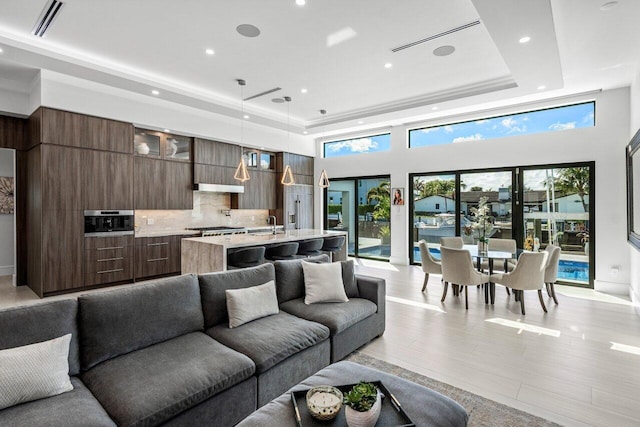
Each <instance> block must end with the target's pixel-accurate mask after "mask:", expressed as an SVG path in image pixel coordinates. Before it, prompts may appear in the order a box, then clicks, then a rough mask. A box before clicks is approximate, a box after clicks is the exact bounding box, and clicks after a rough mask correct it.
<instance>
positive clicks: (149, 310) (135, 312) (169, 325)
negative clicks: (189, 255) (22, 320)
mask: <svg viewBox="0 0 640 427" xmlns="http://www.w3.org/2000/svg"><path fill="white" fill-rule="evenodd" d="M78 303H79V328H80V337H81V349H82V357H81V360H82V368H83V370H86V369H89V368H91V367H93V366H95V365H97V364H98V363H100V362H102V361H105V360H108V359H110V358H112V357H116V356H119V355H121V354H126V353H129V352H131V351H134V350H138V349H141V348H144V347H147V346H150V345H152V344H155V343H159V342H162V341H166V340H168V339H171V338H174V337H177V336H180V335H183V334H186V333H189V332H193V331H198V330H200V331H201V330H202V329H203V328H204V322H203V319H202V305H201V303H200V289H199V287H198V280H197V279H196V276H195V275H192V274H187V275H184V276H179V277H171V278H168V279H163V280H158V281H155V282H152V283H148V284H143V285H134V286H131V287H128V288H121V289H116V290H112V291H106V292H96V293H92V294H87V295H81V296H80V297H79V298H78Z"/></svg>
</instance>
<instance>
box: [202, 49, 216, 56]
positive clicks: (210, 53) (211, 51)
mask: <svg viewBox="0 0 640 427" xmlns="http://www.w3.org/2000/svg"><path fill="white" fill-rule="evenodd" d="M204 53H206V54H207V55H209V56H211V55H213V54H215V51H214V50H213V49H205V51H204Z"/></svg>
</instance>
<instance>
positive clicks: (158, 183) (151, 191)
mask: <svg viewBox="0 0 640 427" xmlns="http://www.w3.org/2000/svg"><path fill="white" fill-rule="evenodd" d="M133 187H134V202H133V206H134V209H167V203H166V196H165V192H164V161H162V160H160V159H146V158H144V157H136V158H135V162H134V173H133Z"/></svg>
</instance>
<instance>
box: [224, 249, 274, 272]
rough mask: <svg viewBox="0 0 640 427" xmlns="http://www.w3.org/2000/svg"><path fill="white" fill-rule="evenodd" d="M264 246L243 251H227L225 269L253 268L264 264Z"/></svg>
mask: <svg viewBox="0 0 640 427" xmlns="http://www.w3.org/2000/svg"><path fill="white" fill-rule="evenodd" d="M265 250H266V248H265V247H264V246H256V247H251V248H244V249H229V251H228V252H227V269H228V270H235V269H238V268H247V267H255V266H256V265H260V264H264V253H265Z"/></svg>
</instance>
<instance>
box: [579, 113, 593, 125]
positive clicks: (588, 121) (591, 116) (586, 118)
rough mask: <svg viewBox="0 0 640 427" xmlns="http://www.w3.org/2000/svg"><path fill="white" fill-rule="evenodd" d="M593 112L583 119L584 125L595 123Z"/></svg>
mask: <svg viewBox="0 0 640 427" xmlns="http://www.w3.org/2000/svg"><path fill="white" fill-rule="evenodd" d="M593 117H594V115H593V111H592V112H590V113H589V114H587V115H586V116H584V117H583V118H582V122H583V123H593Z"/></svg>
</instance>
